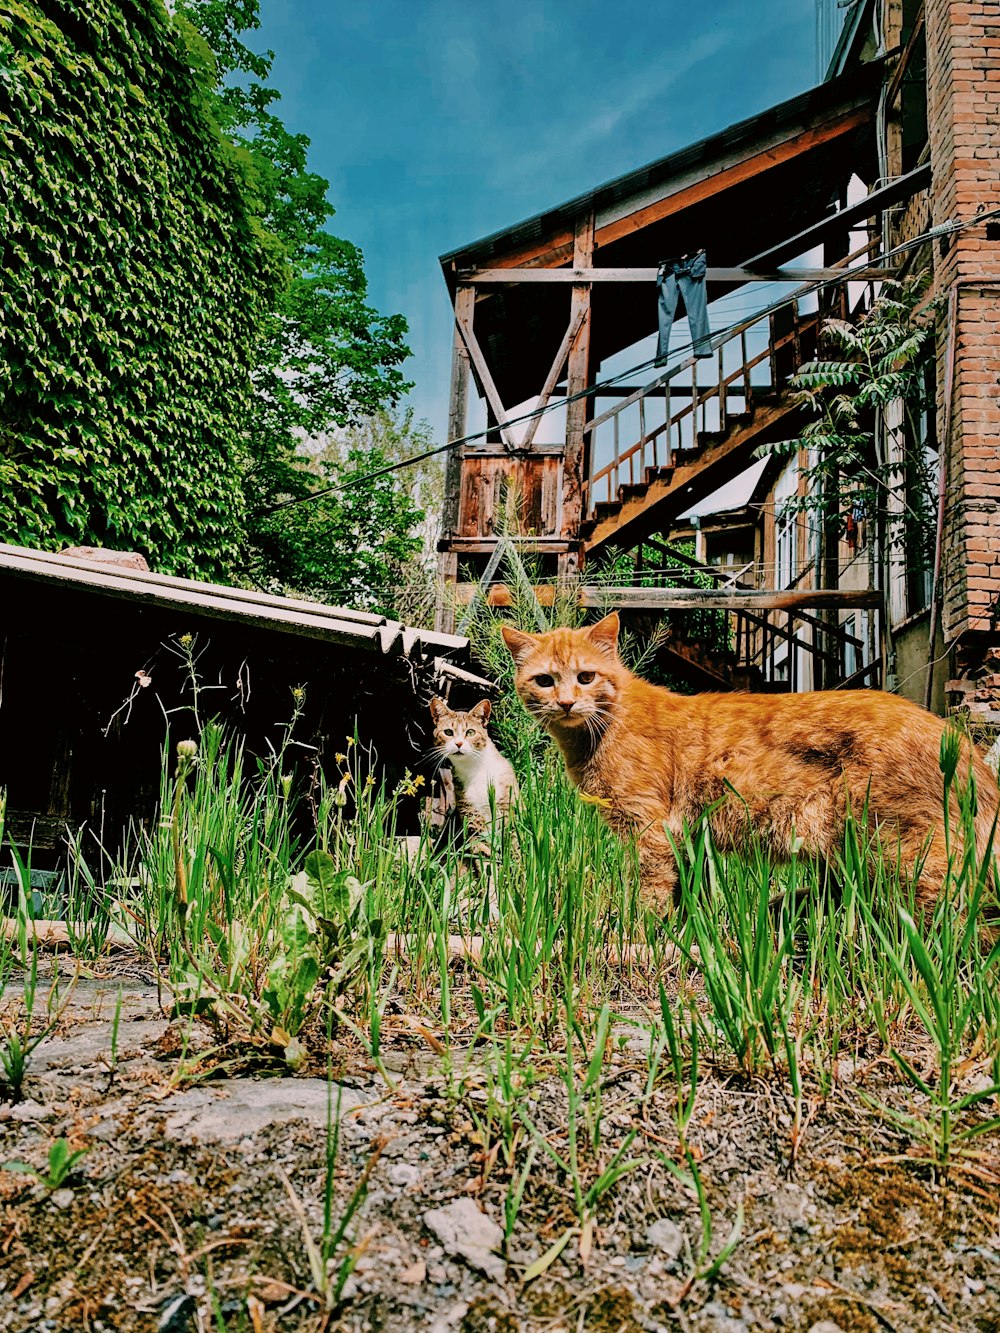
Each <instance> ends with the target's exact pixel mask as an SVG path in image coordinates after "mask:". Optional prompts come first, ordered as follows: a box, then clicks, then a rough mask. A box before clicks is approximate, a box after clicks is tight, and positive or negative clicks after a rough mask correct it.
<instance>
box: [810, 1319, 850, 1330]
mask: <svg viewBox="0 0 1000 1333" xmlns="http://www.w3.org/2000/svg"><path fill="white" fill-rule="evenodd" d="M809 1333H844V1330H843V1329H842V1328H841V1327H840V1325H839V1324H835V1323H834V1322H833V1320H832V1319H821V1320H820V1321H819V1322H818V1323H816V1324H810V1325H809Z"/></svg>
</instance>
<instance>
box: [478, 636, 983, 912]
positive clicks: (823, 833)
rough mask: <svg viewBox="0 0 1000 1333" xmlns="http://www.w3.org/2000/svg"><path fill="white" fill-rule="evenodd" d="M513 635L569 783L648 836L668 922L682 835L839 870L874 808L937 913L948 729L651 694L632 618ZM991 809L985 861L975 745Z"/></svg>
mask: <svg viewBox="0 0 1000 1333" xmlns="http://www.w3.org/2000/svg"><path fill="white" fill-rule="evenodd" d="M503 637H504V640H505V641H506V644H507V647H508V648H509V649H510V652H511V654H512V656H513V657H514V661H515V664H516V668H517V670H516V677H515V683H516V687H517V692H518V695H519V697H520V698H521V701H522V702H523V703H524V706H525V707H526V708H527V710H528V712H529V713H531V714H532V715H533V716H534V717H536V718H537V719H538V721H539V722H541V724H542V725H543V726H544V727H545V728H546V729H547V731H548V732H549V733H550V734H551V736H552V737H553V739H554V740H555V742H556V744H557V745H558V746H559V748H560V750H561V751H562V755H563V758H564V760H565V762H566V768H567V771H568V773H569V776H570V779H571V780H572V781H573V782H574V783H575V784H576V786H578V787H579V788H581V790H582V791H584V792H585V793H588V794H589V795H590V796H593V797H596V798H598V800H599V803H600V804H601V806H602V809H603V812H604V814H605V816H606V818H607V819H608V821H609V823H610V824H611V826H612V827H613V828H614V829H615V831H616V832H618V833H619V834H622V835H625V836H632V837H636V838H637V840H638V847H639V858H640V870H641V880H642V889H643V895H644V897H645V899H646V901H647V902H648V903H649V905H650V906H652V907H654V908H656V909H658V910H663V909H664V908H666V907H667V906H668V905H669V903H670V900H671V897H672V896H673V895H674V894H675V892H676V886H677V867H676V863H675V860H674V855H673V850H672V848H671V843H670V838H669V837H668V833H669V834H671V835H673V837H674V838H678V837H679V835H680V833H681V830H682V829H683V827H684V825H685V823H687V824H688V825H691V824H693V823H694V822H695V821H696V820H697V819H698V818H699V817H700V816H701V815H703V814H705V813H706V812H709V823H710V825H711V828H712V831H713V834H714V836H715V839H716V843H717V845H718V846H719V847H720V848H721V849H722V850H723V851H731V850H734V849H736V848H739V847H740V846H745V845H746V843H747V841H748V839H749V837H750V836H751V834H754V835H756V836H757V837H759V838H760V839H762V840H763V842H764V844H765V846H766V847H767V848H768V850H769V851H770V853H771V854H772V855H773V856H774V857H775V858H776V859H785V858H787V857H788V856H789V855H790V853H791V849H792V845H793V839H795V838H799V839H802V845H803V847H804V850H806V851H807V852H810V853H813V854H817V855H819V856H822V857H824V858H826V859H828V860H830V861H835V860H836V856H837V852H838V848H839V849H840V850H841V851H842V849H843V837H844V827H845V821H846V817H847V813H848V810H851V811H853V812H854V813H855V814H856V815H859V814H860V813H861V812H862V811H863V810H865V809H866V808H867V811H868V819H869V823H870V825H872V824H875V825H877V826H878V828H879V831H880V837H881V840H882V844H883V846H885V847H886V848H887V849H888V850H890V851H892V852H893V854H895V852H896V851H897V850H898V853H899V858H900V865H901V867H902V869H903V870H905V871H907V872H911V871H914V870H915V869H916V868H917V867H918V866H919V867H920V869H919V876H918V878H917V883H916V899H917V903H918V905H919V906H920V907H921V908H927V907H928V906H930V905H931V904H933V902H934V900H935V898H936V897H937V895H938V893H939V892H940V889H941V884H942V880H943V877H944V873H945V867H946V864H947V855H946V850H945V840H944V825H943V813H942V812H943V781H942V777H941V771H940V767H939V754H940V747H941V737H942V733H943V732H944V729H945V725H946V724H945V723H944V721H943V720H942V719H941V718H939V717H935V716H934V715H933V714H931V713H928V712H925V710H924V709H922V708H919V707H918V706H917V705H916V704H913V703H909V702H908V701H907V700H906V699H901V698H899V697H898V696H896V695H892V694H883V693H881V692H879V691H875V690H871V691H869V690H864V691H826V692H822V691H820V692H817V693H813V694H785V695H754V694H695V695H680V694H674V693H672V692H671V691H670V690H667V689H664V688H662V687H661V686H658V685H651V684H649V682H648V681H644V680H640V679H639V677H638V676H635V675H633V673H632V672H631V671H629V670H628V668H627V667H626V666H624V664H623V663H622V662H621V660H620V658H619V656H618V650H617V643H618V616H617V614H612V615H609V616H606V617H605V618H604V619H603V620H601V621H600V622H599V623H598V624H596V625H593V626H591V627H590V628H588V629H577V630H572V629H555V630H550V631H549V632H548V633H546V634H525V633H523V632H522V631H520V630H517V629H513V628H512V627H510V626H504V627H503ZM962 744H963V753H962V764H961V766H960V769H959V773H960V775H962V776H963V777H964V776H965V775H967V774H968V772H969V769H970V767H971V771H972V773H973V775H974V777H975V781H976V788H977V792H978V798H979V814H978V817H977V842H978V843H979V845H980V849H981V850H982V849H983V848H984V847H985V845H986V843H987V840H988V838H989V833H990V829H991V827H992V824H993V821H994V819H995V817H996V811H997V784H996V779H995V778H994V776H993V774H992V773H991V772H990V770H989V769H988V768H987V767H986V765H985V764H984V763H983V760H982V759H981V758H980V756H979V754H978V753H977V752H976V750H975V749H974V747H972V746H971V745H970V743H969V742H968V741H963V742H962Z"/></svg>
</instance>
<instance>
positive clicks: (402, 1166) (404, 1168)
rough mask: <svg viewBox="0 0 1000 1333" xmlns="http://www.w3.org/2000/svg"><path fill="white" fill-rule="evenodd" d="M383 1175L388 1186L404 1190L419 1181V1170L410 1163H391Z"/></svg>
mask: <svg viewBox="0 0 1000 1333" xmlns="http://www.w3.org/2000/svg"><path fill="white" fill-rule="evenodd" d="M385 1174H386V1177H387V1179H388V1181H389V1184H390V1185H398V1186H400V1187H402V1188H405V1187H406V1186H407V1185H412V1184H414V1183H415V1182H416V1181H418V1180H419V1179H420V1168H419V1166H413V1165H412V1164H411V1163H410V1162H393V1164H392V1165H391V1166H390V1167H389V1168H388V1170H387V1171H386V1173H385Z"/></svg>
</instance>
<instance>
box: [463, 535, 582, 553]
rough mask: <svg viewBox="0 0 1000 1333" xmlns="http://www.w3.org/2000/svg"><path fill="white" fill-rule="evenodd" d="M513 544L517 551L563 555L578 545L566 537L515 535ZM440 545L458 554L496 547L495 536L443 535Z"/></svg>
mask: <svg viewBox="0 0 1000 1333" xmlns="http://www.w3.org/2000/svg"><path fill="white" fill-rule="evenodd" d="M513 540H514V544H515V546H516V549H517V550H518V551H527V552H529V553H532V554H536V555H540V554H548V555H565V554H566V553H567V552H569V551H575V550H576V549H577V547H578V546H579V544H580V543H579V542H578V541H576V540H569V539H568V538H566V537H517V538H514V539H513ZM440 544H441V546H442V547H444V548H445V549H447V550H449V551H455V552H457V553H458V554H460V555H491V554H492V553H493V552H494V551H495V550H496V548H497V539H496V537H444V538H442V540H441V543H440Z"/></svg>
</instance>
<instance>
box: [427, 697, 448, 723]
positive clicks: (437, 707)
mask: <svg viewBox="0 0 1000 1333" xmlns="http://www.w3.org/2000/svg"><path fill="white" fill-rule="evenodd" d="M447 711H448V705H447V704H446V703H445V701H444V700H443V699H439V698H438V696H437V695H435V696H434V698H433V699H432V700H431V717H432V718H433V719H434V721H435V722H436V721H437V720H438V718H439V717H442V716H443V715H444V714H445V713H447Z"/></svg>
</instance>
